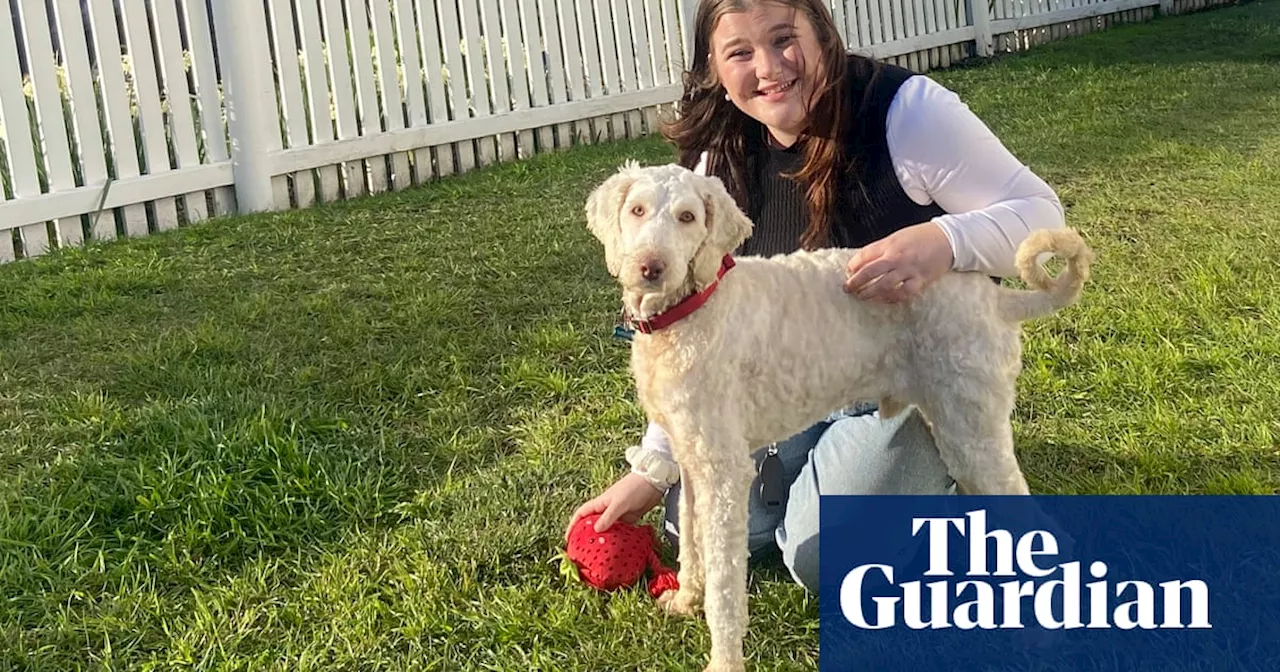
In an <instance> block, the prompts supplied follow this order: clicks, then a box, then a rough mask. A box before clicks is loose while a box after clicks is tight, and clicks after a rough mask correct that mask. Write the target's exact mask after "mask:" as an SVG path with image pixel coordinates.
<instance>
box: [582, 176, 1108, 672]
mask: <svg viewBox="0 0 1280 672" xmlns="http://www.w3.org/2000/svg"><path fill="white" fill-rule="evenodd" d="M586 210H587V220H588V227H589V229H590V231H591V232H592V234H593V235H595V237H596V238H598V239H599V240H600V242H601V243H602V244H603V245H604V251H605V263H606V265H607V266H608V270H609V273H610V274H611V275H613V276H614V277H616V278H617V279H618V282H619V283H620V284H621V286H622V301H623V306H624V310H625V312H626V313H627V314H628V316H629V317H630V318H631V319H632V320H633V321H634V322H635V323H636V324H637V325H638V330H639V333H637V334H636V335H635V339H634V342H633V343H632V355H631V370H632V375H633V376H634V377H635V382H636V386H637V397H638V399H639V402H640V404H641V406H642V407H643V408H644V410H645V412H646V414H647V415H648V417H649V419H650V420H652V421H653V422H656V423H658V425H660V426H661V427H662V428H663V429H664V430H665V431H666V432H667V434H668V436H670V437H671V441H672V453H673V455H674V457H675V459H676V461H677V462H678V463H679V465H680V469H681V478H682V490H681V492H682V498H683V499H682V500H681V503H680V530H681V533H682V534H681V537H682V541H681V544H680V558H679V564H680V568H679V575H678V578H679V582H680V589H679V590H678V591H676V592H675V593H674V596H673V597H669V599H666V600H664V602H663V605H662V606H663V608H664V609H666V610H667V611H668V612H675V613H684V614H691V613H694V612H695V611H696V610H697V609H698V608H699V607H700V606H702V605H703V602H704V596H705V610H706V618H707V623H708V626H709V627H710V630H711V657H710V658H711V659H710V664H709V666H708V667H707V670H742V669H744V663H743V646H742V641H743V637H744V635H745V633H746V626H747V595H746V588H747V579H746V571H747V557H748V553H747V498H748V493H749V488H750V484H751V481H752V479H753V476H754V473H753V464H754V463H753V461H752V459H751V457H750V455H751V453H752V451H754V450H756V449H758V448H761V447H763V446H765V445H768V444H770V443H773V442H776V441H781V440H783V439H785V438H787V437H789V436H792V435H794V434H796V433H797V432H799V431H801V430H802V429H804V428H806V427H808V426H810V425H812V424H813V423H814V422H817V421H818V420H820V419H822V418H823V417H825V416H826V415H828V414H829V413H830V412H831V411H833V410H835V409H839V408H844V407H847V406H849V405H850V404H852V403H854V402H857V401H860V400H878V401H879V402H880V412H881V415H882V416H884V417H892V416H894V415H896V414H897V413H899V412H901V411H903V410H905V409H906V408H907V407H908V406H916V407H917V408H918V409H919V410H920V412H921V413H922V415H923V416H924V418H925V419H926V420H927V421H928V422H929V424H930V427H931V428H932V431H933V435H934V438H935V441H936V443H937V446H938V449H939V451H940V453H941V456H942V459H943V461H944V462H945V464H946V465H947V468H948V469H949V471H950V473H951V476H952V477H953V478H955V479H956V482H957V484H958V486H959V488H960V489H961V491H962V492H969V493H982V494H1026V493H1027V492H1028V490H1027V485H1026V481H1025V480H1024V479H1023V475H1022V472H1021V470H1020V469H1019V466H1018V461H1017V458H1016V457H1015V455H1014V448H1013V434H1012V429H1011V426H1010V415H1011V413H1012V412H1013V404H1014V393H1015V384H1016V378H1017V376H1018V374H1019V372H1020V371H1021V356H1022V346H1021V340H1020V331H1019V322H1021V321H1023V320H1027V319H1030V318H1034V317H1037V316H1042V315H1047V314H1050V313H1052V312H1054V311H1056V310H1058V309H1060V308H1063V307H1065V306H1067V305H1069V304H1071V303H1073V302H1074V301H1075V300H1076V299H1077V298H1078V297H1079V294H1080V291H1081V288H1082V286H1083V284H1084V282H1085V280H1086V279H1087V276H1088V273H1089V264H1090V262H1091V260H1092V257H1093V255H1092V252H1091V251H1090V250H1089V249H1088V247H1086V246H1085V244H1084V242H1083V241H1082V240H1081V239H1080V237H1079V235H1077V234H1076V233H1075V232H1074V231H1071V230H1054V231H1038V232H1036V233H1034V234H1033V235H1032V236H1031V237H1030V238H1029V239H1028V240H1027V241H1026V242H1025V243H1024V244H1023V245H1022V246H1021V248H1020V249H1019V251H1018V259H1017V260H1018V267H1019V269H1020V271H1021V275H1022V278H1023V280H1024V281H1025V282H1027V283H1028V284H1029V285H1030V286H1032V287H1034V288H1036V289H1035V290H1015V289H1010V288H1004V287H1000V286H999V285H997V284H996V283H994V282H992V281H991V279H990V278H989V277H987V276H986V275H983V274H980V273H948V274H946V275H945V276H943V277H942V278H940V279H939V280H937V281H936V282H934V283H933V284H932V285H931V286H930V287H929V288H928V289H926V290H925V291H924V292H923V293H922V294H921V295H920V296H919V297H917V298H916V299H914V300H912V301H909V302H906V303H903V304H880V303H873V302H862V301H859V300H857V299H856V298H854V297H852V296H851V295H849V294H846V293H845V292H844V291H843V288H842V285H843V282H844V281H845V279H846V270H845V269H846V265H847V264H848V262H849V259H850V258H851V257H852V256H853V253H854V250H850V249H826V250H819V251H815V252H796V253H793V254H789V255H781V256H776V257H772V258H768V259H765V258H752V257H747V258H742V259H738V260H736V264H735V263H734V262H733V260H732V259H731V258H730V257H729V256H728V255H729V253H731V252H732V251H733V250H735V249H737V247H738V246H739V245H740V244H741V243H742V242H743V241H744V240H745V239H746V238H747V237H748V236H749V235H750V234H751V227H752V224H751V222H750V221H749V220H748V219H747V217H746V216H745V215H744V214H743V213H742V211H741V210H740V209H739V208H738V206H737V205H736V203H735V202H734V201H733V199H732V198H730V196H729V194H728V192H727V191H726V190H725V188H724V185H723V183H721V181H720V180H719V179H717V178H715V177H705V176H700V175H697V174H695V173H693V172H692V171H689V170H687V169H685V168H682V167H680V166H674V165H668V166H658V167H650V168H641V167H639V166H638V165H637V164H635V163H634V162H628V163H627V165H626V166H624V167H623V168H622V169H621V170H619V171H618V172H617V173H616V174H615V175H613V176H611V177H610V178H608V179H607V180H606V181H605V182H604V183H602V184H601V185H599V186H598V187H597V188H596V189H595V190H594V191H593V192H592V193H591V195H590V196H589V197H588V199H587V204H586ZM1045 253H1054V254H1057V255H1058V256H1060V257H1063V258H1065V260H1066V262H1067V268H1066V269H1065V270H1064V271H1063V272H1062V273H1061V275H1060V277H1059V278H1058V279H1056V280H1055V279H1053V278H1051V277H1050V276H1049V275H1048V273H1047V272H1046V271H1045V270H1044V268H1042V267H1041V266H1040V264H1039V261H1038V257H1039V255H1041V254H1045ZM671 595H672V593H667V595H665V596H664V597H668V596H671Z"/></svg>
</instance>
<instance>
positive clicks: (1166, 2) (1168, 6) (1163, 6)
mask: <svg viewBox="0 0 1280 672" xmlns="http://www.w3.org/2000/svg"><path fill="white" fill-rule="evenodd" d="M1160 16H1173V0H1160Z"/></svg>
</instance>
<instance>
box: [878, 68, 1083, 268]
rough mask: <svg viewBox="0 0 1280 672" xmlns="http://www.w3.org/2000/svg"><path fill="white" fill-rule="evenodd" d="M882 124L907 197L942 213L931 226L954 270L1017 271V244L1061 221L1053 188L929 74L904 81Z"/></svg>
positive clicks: (1059, 204) (1059, 202)
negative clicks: (946, 246) (938, 231)
mask: <svg viewBox="0 0 1280 672" xmlns="http://www.w3.org/2000/svg"><path fill="white" fill-rule="evenodd" d="M886 126H887V129H886V130H887V140H888V143H889V153H890V155H891V157H892V158H893V163H894V170H895V171H896V173H897V175H898V179H899V181H900V182H901V184H902V187H903V189H904V190H905V191H906V193H907V195H908V196H910V197H911V199H912V200H914V201H915V202H917V203H920V204H922V205H923V204H926V203H929V202H930V201H932V202H934V203H937V204H938V205H939V206H940V207H941V208H942V209H944V210H946V211H947V213H948V214H946V215H942V216H940V217H937V218H935V219H934V220H933V223H934V224H936V225H937V226H938V228H940V229H941V230H942V232H943V233H944V234H945V235H946V237H947V240H948V241H949V242H950V244H951V250H952V254H953V257H954V258H953V261H952V269H953V270H958V271H979V272H982V273H986V274H988V275H995V276H1000V277H1008V276H1016V275H1017V269H1016V268H1015V266H1014V257H1015V254H1016V252H1017V248H1018V245H1019V244H1021V243H1022V241H1023V240H1024V239H1025V238H1026V237H1027V236H1028V235H1029V234H1030V233H1031V232H1032V231H1034V230H1036V229H1047V228H1058V227H1061V226H1063V225H1064V219H1065V217H1064V211H1063V208H1062V203H1061V201H1059V200H1058V196H1057V194H1055V193H1054V191H1053V189H1052V188H1051V187H1050V186H1049V185H1048V184H1047V183H1046V182H1045V181H1044V180H1043V179H1041V178H1040V177H1039V176H1038V175H1036V174H1035V173H1033V172H1032V171H1031V169H1030V168H1028V167H1027V166H1026V165H1024V164H1023V163H1022V162H1021V161H1019V160H1018V159H1017V158H1016V157H1014V156H1013V154H1012V153H1010V152H1009V150H1008V149H1007V148H1005V146H1004V144H1003V143H1002V142H1001V141H1000V139H999V138H997V137H996V136H995V134H994V133H992V132H991V130H990V129H989V128H987V125H986V124H985V123H983V122H982V120H981V119H979V118H978V117H977V115H975V114H974V113H973V112H972V111H971V110H970V109H969V107H968V105H966V104H965V103H964V102H963V101H961V100H960V97H959V96H957V95H956V94H955V93H954V92H952V91H950V90H948V89H946V88H945V87H943V86H942V85H940V84H938V83H937V82H935V81H933V80H932V79H930V78H928V77H925V76H923V75H919V76H916V77H912V78H910V79H908V80H907V81H906V82H905V83H903V85H902V87H901V88H900V89H899V90H898V93H897V95H896V97H895V98H894V101H893V103H892V104H891V105H890V107H889V115H888V119H887V120H886Z"/></svg>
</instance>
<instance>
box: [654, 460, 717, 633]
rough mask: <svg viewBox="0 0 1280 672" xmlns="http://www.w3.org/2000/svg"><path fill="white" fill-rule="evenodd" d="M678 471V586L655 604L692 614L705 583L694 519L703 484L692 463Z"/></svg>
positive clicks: (669, 610)
mask: <svg viewBox="0 0 1280 672" xmlns="http://www.w3.org/2000/svg"><path fill="white" fill-rule="evenodd" d="M681 472H682V473H681V475H680V509H679V512H678V513H679V521H678V522H679V523H680V554H679V563H680V564H679V567H680V569H679V573H678V574H677V576H676V580H677V581H678V582H679V583H680V588H679V589H678V590H676V591H674V592H671V591H668V592H666V593H663V594H662V597H660V598H658V604H660V605H661V606H662V609H663V611H666V612H667V613H668V614H682V615H685V616H692V615H693V614H696V613H697V612H698V610H699V609H701V608H702V596H703V594H704V586H705V585H706V573H705V571H704V567H705V565H703V562H702V530H701V526H700V524H699V521H698V505H699V502H698V495H697V492H698V490H699V489H700V488H706V487H707V484H706V481H705V479H704V478H702V473H703V472H702V470H699V469H698V468H697V466H696V465H687V466H682V467H681Z"/></svg>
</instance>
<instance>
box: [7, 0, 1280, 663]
mask: <svg viewBox="0 0 1280 672" xmlns="http://www.w3.org/2000/svg"><path fill="white" fill-rule="evenodd" d="M933 76H934V77H936V78H937V79H939V80H940V81H942V82H943V83H945V84H946V85H948V86H950V87H952V88H953V89H955V90H957V91H958V92H959V93H960V94H961V95H962V96H963V97H964V98H965V100H966V101H968V102H969V104H970V105H971V106H972V107H973V109H974V110H975V111H977V112H978V114H979V115H980V116H982V117H983V118H984V119H985V120H986V121H987V122H988V123H989V124H990V125H991V126H992V127H993V128H994V129H995V130H996V131H997V133H999V134H1000V135H1001V137H1002V138H1003V139H1004V140H1005V141H1006V143H1007V144H1008V145H1009V146H1010V147H1011V148H1012V149H1013V150H1014V152H1015V153H1016V154H1018V155H1019V156H1020V157H1021V158H1022V159H1023V160H1024V161H1026V162H1027V163H1028V164H1029V165H1031V166H1032V167H1033V168H1034V169H1035V170H1036V171H1038V172H1039V173H1040V174H1042V175H1043V176H1044V177H1046V178H1047V179H1048V180H1049V182H1050V183H1052V184H1053V185H1054V186H1055V187H1056V188H1057V189H1058V190H1059V193H1060V194H1061V196H1062V198H1063V201H1064V202H1065V203H1066V204H1067V207H1068V221H1069V223H1070V224H1071V225H1072V226H1075V227H1078V228H1079V229H1080V230H1081V231H1082V232H1083V233H1084V235H1085V236H1086V237H1087V239H1088V240H1089V241H1090V243H1091V244H1093V245H1094V246H1095V248H1096V249H1097V251H1098V253H1099V260H1098V263H1097V265H1096V273H1095V279H1094V280H1093V282H1092V283H1091V284H1090V285H1088V287H1087V290H1086V293H1085V296H1084V297H1083V299H1082V301H1081V302H1080V304H1079V305H1077V306H1076V307H1073V308H1070V309H1068V310H1066V311H1064V312H1062V313H1061V314H1059V315H1057V316H1054V317H1052V318H1048V319H1044V320H1041V321H1038V322H1035V323H1032V324H1029V325H1027V328H1026V355H1025V362H1026V365H1025V366H1026V370H1025V374H1024V375H1023V377H1022V379H1021V381H1020V390H1019V406H1018V409H1017V414H1016V418H1015V423H1016V424H1015V432H1016V438H1017V443H1018V446H1019V451H1020V455H1021V458H1022V460H1023V464H1024V466H1025V470H1026V472H1027V475H1028V478H1029V480H1030V482H1031V485H1032V487H1033V489H1034V490H1035V491H1037V492H1042V493H1117V494H1129V493H1224V492H1230V493H1275V492H1277V491H1278V490H1280V423H1278V422H1277V419H1278V418H1280V386H1278V385H1277V383H1276V381H1277V380H1280V298H1277V295H1278V293H1280V278H1277V275H1278V272H1277V260H1278V259H1280V187H1277V185H1280V2H1276V0H1265V1H1258V2H1253V3H1250V4H1247V5H1244V6H1240V7H1235V8H1229V9H1223V10H1217V11H1213V12H1209V13H1203V14H1196V15H1187V16H1181V17H1173V18H1166V19H1160V20H1158V21H1155V22H1153V23H1149V24H1145V25H1134V26H1124V27H1119V28H1116V29H1114V30H1110V31H1106V32H1102V33H1094V34H1091V35H1088V36H1085V37H1082V38H1079V39H1073V40H1070V41H1067V42H1063V43H1058V44H1054V45H1048V46H1043V47H1039V48H1037V49H1035V50H1033V51H1031V52H1029V53H1026V54H1023V55H1017V56H1007V57H1002V58H999V59H997V60H996V61H994V62H991V63H987V64H983V65H981V66H977V67H971V68H960V69H954V70H951V71H946V72H937V73H934V74H933ZM670 156H671V152H670V150H669V149H668V148H667V147H665V146H664V145H663V144H662V143H661V142H659V141H657V140H644V141H636V142H627V143H618V144H610V145H601V146H594V147H585V148H581V149H575V150H572V151H569V152H565V153H559V154H553V155H547V156H539V157H536V158H534V159H532V160H529V161H527V162H524V163H520V164H514V165H503V166H497V167H493V168H489V169H485V170H482V171H478V172H476V173H474V174H470V175H467V176H465V177H461V178H456V179H448V180H443V181H440V182H438V183H434V184H431V185H429V186H425V187H423V188H419V189H414V190H412V191H407V192H401V193H396V194H388V195H382V196H378V197H372V198H366V199H361V200H356V201H351V202H346V203H341V204H336V205H331V206H326V207H322V208H316V209H312V210H306V211H300V212H289V213H279V214H267V215H259V216H252V217H238V218H227V219H223V220H217V221H210V222H208V223H205V224H201V225H198V226H194V227H191V228H188V229H183V230H179V231H176V232H171V233H167V234H163V235H159V236H155V237H151V238H146V239H139V240H129V241H117V242H113V243H109V244H105V245H102V246H98V247H94V248H92V249H89V250H83V251H80V250H75V251H69V252H65V253H59V254H55V255H51V256H50V257H47V258H40V259H35V260H29V261H24V262H21V263H16V264H9V265H6V266H3V267H0V596H2V598H3V599H0V670H2V669H38V670H70V669H80V668H92V669H189V668H198V669H219V670H249V669H253V670H270V669H279V670H310V669H379V670H481V669H485V670H528V669H536V670H556V671H561V670H566V671H568V670H582V671H599V670H622V669H671V670H677V669H698V668H699V666H700V665H701V663H702V661H703V660H704V657H705V655H706V651H707V647H708V637H707V633H706V628H705V626H704V625H703V624H702V623H701V622H697V621H685V620H675V619H664V618H662V617H660V616H659V615H658V613H657V612H656V611H655V608H654V606H653V604H652V601H651V600H650V598H649V597H648V595H647V594H645V593H644V592H642V591H632V592H625V593H621V594H616V595H612V596H602V595H598V594H596V593H594V592H592V591H590V590H589V589H586V588H584V587H582V586H579V585H575V584H571V583H567V582H566V581H565V580H564V579H563V578H562V577H561V576H560V574H559V572H558V564H557V562H556V554H557V552H558V550H559V548H560V543H561V534H562V531H563V525H564V523H565V521H566V518H567V516H568V515H569V512H570V511H571V510H572V509H573V508H574V507H575V506H576V505H577V504H579V503H581V502H582V501H583V500H585V499H586V498H588V497H590V496H592V495H594V494H595V493H597V492H598V491H599V490H600V489H601V488H603V487H604V486H605V485H606V484H608V483H609V482H611V481H612V480H613V479H614V478H615V477H616V476H617V475H618V474H619V473H620V471H621V469H622V466H623V463H622V451H623V449H624V447H625V446H626V445H628V444H629V443H630V442H634V441H635V440H636V439H637V437H638V434H639V432H640V431H641V428H642V425H643V419H642V417H641V414H640V413H639V411H638V409H637V408H636V406H635V403H634V395H633V393H632V391H631V386H630V382H629V379H628V376H627V374H626V369H625V362H626V357H627V347H626V345H625V343H623V342H621V341H617V340H614V339H613V338H612V336H611V329H612V326H613V322H612V320H613V317H614V316H615V315H616V310H617V305H618V304H617V291H616V289H615V287H614V286H613V284H612V283H611V280H610V278H609V277H608V276H607V274H606V273H605V270H604V264H603V259H602V256H601V251H600V249H599V247H598V245H597V244H596V242H595V241H594V240H593V239H592V238H591V237H590V236H589V234H588V233H587V232H586V229H585V223H584V219H583V215H582V206H583V202H584V199H585V197H586V194H587V192H588V190H589V189H590V188H592V187H593V186H594V185H595V184H597V183H598V182H599V181H600V180H602V179H603V178H604V177H605V176H607V175H608V174H609V173H610V172H611V171H612V170H613V169H614V168H615V167H616V166H617V165H619V164H620V163H621V162H623V161H624V160H626V159H628V158H637V159H639V160H641V161H643V162H659V161H664V160H667V159H669V158H670ZM751 592H752V602H751V608H752V617H753V620H752V630H751V634H750V636H749V639H748V651H749V655H750V656H751V658H752V659H753V660H754V661H755V663H756V664H757V666H758V669H770V670H772V669H812V668H813V667H814V665H815V662H816V659H817V648H818V647H817V641H818V638H817V604H816V599H815V598H813V597H812V596H806V595H805V594H804V592H803V591H802V590H800V589H799V588H798V587H796V586H794V585H792V584H791V583H790V582H789V581H788V580H786V578H785V576H784V574H783V573H782V572H781V571H780V570H779V568H778V567H777V566H775V565H765V566H763V567H761V568H760V569H759V570H758V571H756V572H754V573H753V574H752V586H751Z"/></svg>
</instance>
